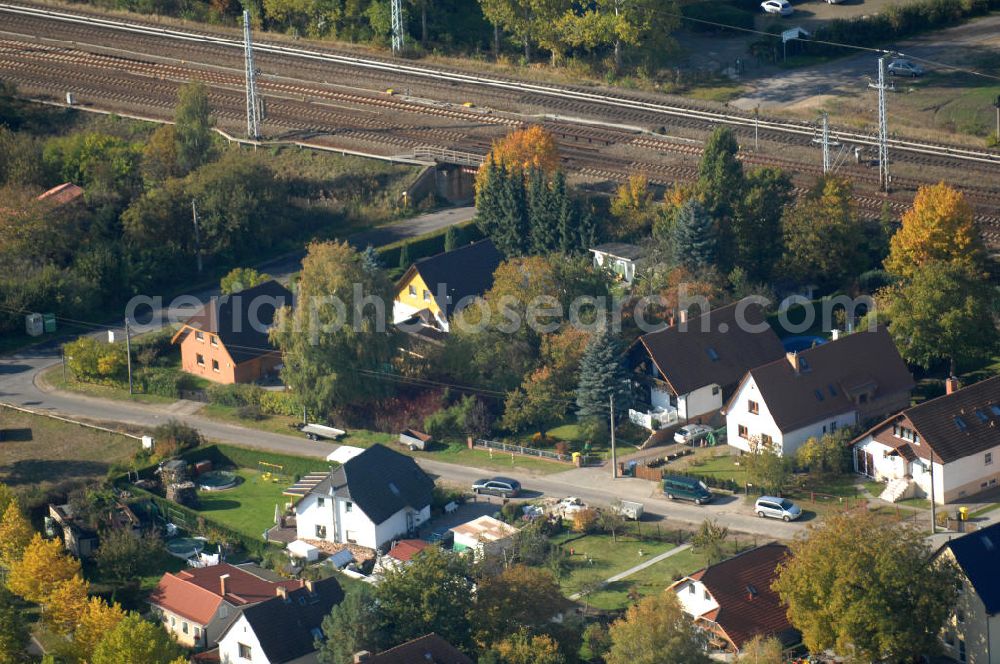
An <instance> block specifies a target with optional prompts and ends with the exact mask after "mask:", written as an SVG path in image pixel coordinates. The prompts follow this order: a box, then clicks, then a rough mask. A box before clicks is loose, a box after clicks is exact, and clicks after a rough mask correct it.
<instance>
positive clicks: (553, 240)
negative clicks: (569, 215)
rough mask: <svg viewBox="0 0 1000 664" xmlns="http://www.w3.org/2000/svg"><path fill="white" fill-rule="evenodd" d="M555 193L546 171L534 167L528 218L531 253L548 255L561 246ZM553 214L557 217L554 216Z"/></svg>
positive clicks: (529, 186) (532, 169)
mask: <svg viewBox="0 0 1000 664" xmlns="http://www.w3.org/2000/svg"><path fill="white" fill-rule="evenodd" d="M552 199H553V192H552V190H551V189H549V183H548V181H547V178H546V177H545V171H543V170H542V169H540V168H535V167H534V166H532V167H531V169H530V170H529V171H528V216H529V217H530V220H531V251H532V253H535V254H547V253H550V252H552V251H555V250H556V249H557V248H558V246H559V228H558V225H559V218H558V216H557V215H558V211H557V210H556V209H555V208H554V206H553V205H552ZM553 212H555V213H556V215H553Z"/></svg>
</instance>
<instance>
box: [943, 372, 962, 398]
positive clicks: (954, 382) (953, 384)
mask: <svg viewBox="0 0 1000 664" xmlns="http://www.w3.org/2000/svg"><path fill="white" fill-rule="evenodd" d="M960 387H962V384H961V383H959V382H958V378H955V377H954V376H948V377H947V378H945V380H944V393H945V394H951V393H952V392H957V391H958V389H959V388H960Z"/></svg>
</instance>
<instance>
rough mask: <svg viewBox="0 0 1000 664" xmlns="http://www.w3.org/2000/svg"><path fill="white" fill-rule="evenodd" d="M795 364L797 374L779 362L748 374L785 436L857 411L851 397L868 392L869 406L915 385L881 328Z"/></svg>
mask: <svg viewBox="0 0 1000 664" xmlns="http://www.w3.org/2000/svg"><path fill="white" fill-rule="evenodd" d="M798 361H799V371H798V372H796V371H795V369H794V368H793V367H792V365H791V362H790V361H789V360H788V359H787V358H782V359H780V360H776V361H774V362H771V363H770V364H765V365H764V366H760V367H757V368H755V369H751V370H750V372H749V374H748V375H749V376H752V377H753V379H754V382H755V383H756V384H757V389H758V390H760V394H761V397H762V398H763V399H764V403H766V404H767V409H768V412H770V413H771V416H772V417H773V418H774V421H775V423H776V424H777V425H778V428H780V429H781V430H782V431H786V432H787V431H794V430H796V429H798V428H800V427H803V426H806V425H808V424H811V423H813V422H817V421H819V420H822V419H824V418H826V417H831V416H834V415H838V414H841V413H846V412H850V411H852V410H855V409H857V407H858V406H857V405H856V404H855V403H854V401H852V400H851V395H856V394H859V393H867V392H869V391H871V392H873V393H872V395H871V396H870V398H869V401H874V400H877V399H880V398H882V397H884V396H887V395H890V394H897V393H899V392H902V391H909V390H911V389H913V386H914V382H913V376H912V375H911V374H910V371H909V369H907V367H906V363H905V362H903V358H902V357H900V356H899V351H897V350H896V345H895V344H894V343H893V341H892V338H891V337H890V336H889V333H888V331H886V329H885V328H884V327H881V326H880V327H879V328H878V329H877V330H875V331H874V332H868V331H865V332H856V333H854V334H849V335H847V336H846V337H841V338H840V339H838V340H837V341H831V342H829V343H825V344H822V345H819V346H814V347H813V348H809V349H808V350H804V351H802V352H800V353H799V354H798ZM733 398H734V399H735V398H736V395H735V394H734V395H733ZM730 403H731V402H730ZM728 409H729V406H728V404H727V407H726V410H728Z"/></svg>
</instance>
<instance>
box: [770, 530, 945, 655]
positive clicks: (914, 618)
mask: <svg viewBox="0 0 1000 664" xmlns="http://www.w3.org/2000/svg"><path fill="white" fill-rule="evenodd" d="M778 570H779V572H778V578H777V580H776V581H775V582H774V586H773V587H774V589H775V591H777V593H778V595H779V597H781V600H782V601H783V602H784V603H785V604H787V605H788V618H789V620H791V623H792V625H793V626H795V627H796V628H797V629H798V630H799V631H801V632H802V639H803V642H804V643H805V645H806V646H807V647H808V648H809V650H810V651H812V652H822V651H824V650H827V649H833V650H835V651H836V652H837V653H838V654H841V655H844V656H852V657H856V658H860V659H864V660H865V661H912V660H915V659H916V658H918V657H921V656H925V655H933V654H935V653H937V652H938V651H939V649H940V647H941V641H940V637H939V635H940V631H941V628H942V627H943V626H944V624H945V619H946V618H947V617H948V616H949V614H950V613H951V611H952V610H953V607H954V602H955V598H956V595H957V592H958V575H957V571H956V570H955V568H954V567H953V566H951V565H948V564H935V563H934V562H932V561H931V549H930V548H929V546H928V544H927V542H926V540H925V539H924V537H923V534H922V533H919V532H917V531H916V530H915V529H912V528H909V527H906V526H901V525H888V524H886V523H885V522H883V521H878V520H876V519H875V517H874V516H873V515H871V514H869V513H868V512H849V513H844V514H838V515H835V516H833V517H830V518H829V519H827V520H825V521H824V522H823V523H822V524H820V525H817V526H813V527H811V528H810V531H809V535H808V537H806V538H802V539H798V540H795V541H794V542H793V543H792V545H791V557H790V558H789V560H788V561H787V562H786V563H785V564H783V565H781V566H780V567H779V568H778Z"/></svg>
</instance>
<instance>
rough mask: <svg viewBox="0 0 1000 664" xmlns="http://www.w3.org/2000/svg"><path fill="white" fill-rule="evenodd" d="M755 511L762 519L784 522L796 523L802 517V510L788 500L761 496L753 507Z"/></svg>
mask: <svg viewBox="0 0 1000 664" xmlns="http://www.w3.org/2000/svg"><path fill="white" fill-rule="evenodd" d="M753 511H754V512H756V514H757V516H759V517H760V518H762V519H763V518H764V517H770V518H772V519H781V520H782V521H795V519H797V518H799V517H800V516H802V508H801V507H799V506H798V505H796V504H795V503H793V502H792V501H790V500H788V499H787V498H777V497H775V496H761V497H760V498H758V499H757V502H756V503H754V505H753Z"/></svg>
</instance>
